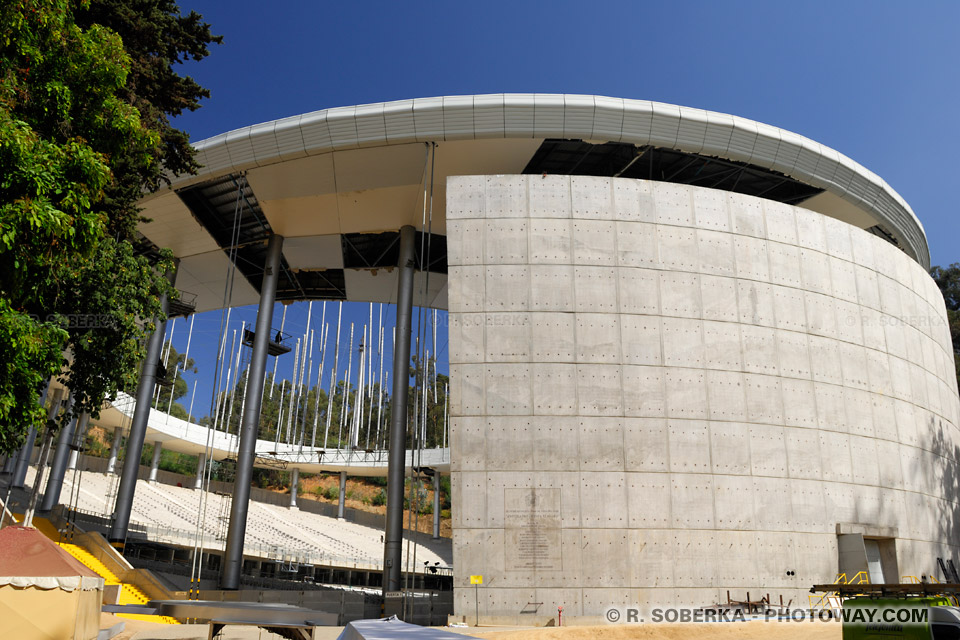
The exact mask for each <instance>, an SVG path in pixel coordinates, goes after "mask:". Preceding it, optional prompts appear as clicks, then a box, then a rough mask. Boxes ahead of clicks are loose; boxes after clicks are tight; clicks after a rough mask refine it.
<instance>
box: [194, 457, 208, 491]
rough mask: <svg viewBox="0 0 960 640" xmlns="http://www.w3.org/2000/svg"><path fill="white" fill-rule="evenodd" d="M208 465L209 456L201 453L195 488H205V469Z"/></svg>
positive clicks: (198, 459)
mask: <svg viewBox="0 0 960 640" xmlns="http://www.w3.org/2000/svg"><path fill="white" fill-rule="evenodd" d="M206 464H207V454H205V453H201V454H200V456H199V457H198V458H197V477H196V478H195V479H194V481H193V488H194V489H200V488H202V487H203V468H204V467H205V466H206Z"/></svg>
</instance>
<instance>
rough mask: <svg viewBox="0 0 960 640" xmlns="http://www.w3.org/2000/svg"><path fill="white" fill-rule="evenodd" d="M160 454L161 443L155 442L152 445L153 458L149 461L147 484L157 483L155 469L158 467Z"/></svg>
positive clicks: (161, 449)
mask: <svg viewBox="0 0 960 640" xmlns="http://www.w3.org/2000/svg"><path fill="white" fill-rule="evenodd" d="M161 453H163V443H162V442H160V441H159V440H157V441H156V442H154V443H153V457H152V458H151V459H150V477H149V482H156V481H157V468H158V467H159V466H160V454H161Z"/></svg>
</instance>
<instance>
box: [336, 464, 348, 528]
mask: <svg viewBox="0 0 960 640" xmlns="http://www.w3.org/2000/svg"><path fill="white" fill-rule="evenodd" d="M338 500H339V502H338V503H337V519H338V520H343V513H344V506H345V505H346V503H347V472H346V471H341V472H340V493H339V496H338Z"/></svg>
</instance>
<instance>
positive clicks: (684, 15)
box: [174, 0, 960, 415]
mask: <svg viewBox="0 0 960 640" xmlns="http://www.w3.org/2000/svg"><path fill="white" fill-rule="evenodd" d="M181 8H182V9H183V10H184V11H188V10H190V9H194V10H196V11H198V12H199V13H201V14H203V15H204V17H205V18H206V20H207V21H208V22H210V23H211V25H212V27H213V31H214V32H215V33H218V34H221V35H223V36H224V43H223V45H221V46H218V47H214V49H213V52H212V54H211V55H210V57H208V58H207V59H205V60H204V61H202V62H201V63H198V64H194V63H191V64H189V65H187V66H186V68H185V71H186V72H187V73H189V74H190V75H192V76H194V77H195V78H196V79H197V80H199V81H200V83H201V84H202V85H204V86H205V87H207V88H209V89H210V91H211V94H212V95H211V98H210V99H209V100H206V101H204V106H203V108H201V109H200V110H199V111H197V112H195V113H189V114H185V115H184V116H182V117H181V118H179V119H177V121H176V125H177V126H179V127H180V128H183V129H184V130H186V131H187V132H189V133H190V135H191V138H192V139H194V140H201V139H203V138H207V137H210V136H213V135H216V134H218V133H221V132H223V131H227V130H230V129H235V128H238V127H243V126H247V125H250V124H254V123H257V122H263V121H267V120H273V119H276V118H281V117H284V116H289V115H295V114H298V113H303V112H307V111H314V110H317V109H324V108H328V107H334V106H342V105H352V104H361V103H366V102H381V101H387V100H395V99H403V98H415V97H425V96H438V95H453V94H474V93H502V92H550V93H584V94H599V95H610V96H617V97H623V98H636V99H647V100H658V101H663V102H670V103H675V104H681V105H687V106H692V107H699V108H703V109H709V110H714V111H722V112H727V113H734V114H737V115H740V116H744V117H747V118H751V119H754V120H759V121H762V122H766V123H769V124H772V125H775V126H778V127H783V128H785V129H789V130H791V131H794V132H797V133H800V134H803V135H805V136H808V137H810V138H812V139H814V140H817V141H819V142H822V143H823V144H826V145H828V146H831V147H833V148H835V149H837V150H838V151H840V152H842V153H844V154H846V155H848V156H850V157H851V158H853V159H854V160H856V161H858V162H860V163H861V164H863V165H864V166H866V167H867V168H869V169H871V170H873V171H875V172H876V173H877V174H879V175H880V176H882V177H883V178H884V179H885V180H886V181H887V182H888V183H889V184H890V185H891V186H893V188H894V189H896V190H897V191H899V192H900V194H901V195H902V196H903V197H904V198H905V199H906V200H907V202H909V203H910V204H911V206H912V207H913V209H914V211H915V212H916V213H917V215H918V217H919V218H920V220H921V221H922V222H923V224H924V226H925V229H926V231H927V236H928V238H929V242H930V248H931V254H932V261H933V264H949V263H952V262H960V249H958V248H957V247H956V246H955V241H956V238H957V235H958V230H960V222H958V220H957V218H956V216H955V215H954V194H953V190H954V189H955V188H956V186H955V185H956V184H957V180H956V179H955V177H954V167H955V165H956V163H955V161H954V158H953V150H954V149H956V148H957V147H958V146H960V133H958V131H960V128H958V126H957V116H956V114H957V111H958V108H957V107H958V102H960V83H958V81H957V80H958V74H957V71H956V65H957V63H958V61H960V43H958V37H957V25H960V3H957V2H915V3H904V2H897V3H895V2H886V1H879V0H874V1H872V2H860V1H850V0H844V1H842V2H836V1H834V2H803V3H781V2H747V1H737V0H729V1H727V2H702V1H687V2H669V1H660V2H600V1H595V2H524V1H522V0H515V1H514V2H493V1H484V2H471V3H466V2H339V3H330V2H323V3H320V2H290V1H282V0H281V1H279V2H251V1H247V0H237V1H233V2H225V1H223V0H220V1H212V0H209V1H191V0H181ZM318 307H319V303H315V304H314V311H315V314H316V313H318V312H319V310H318ZM327 308H328V316H329V310H330V308H331V305H330V304H329V303H328V305H327ZM255 315H256V314H255V309H252V308H251V309H243V310H238V311H235V312H234V314H233V318H237V317H241V318H243V319H246V320H247V321H248V322H252V321H253V320H254V318H255ZM366 315H367V305H365V304H363V305H354V304H351V305H345V317H347V318H349V319H350V320H349V321H353V322H356V323H358V324H362V322H363V321H364V320H363V318H365V317H366ZM219 321H220V317H219V313H218V312H214V313H210V314H203V315H202V316H200V317H198V319H197V329H196V330H195V331H202V332H203V333H202V334H197V335H203V336H206V337H205V338H204V339H203V340H201V341H200V342H199V345H198V341H197V340H196V339H195V340H194V343H193V346H192V349H191V350H192V352H193V354H194V355H197V356H198V360H199V363H198V364H199V366H200V367H201V373H200V374H199V376H198V378H199V379H198V381H197V382H198V391H197V400H196V408H195V410H194V413H196V414H201V415H202V414H203V412H204V411H206V407H208V406H209V401H210V394H211V386H210V383H211V382H212V377H213V354H214V352H215V347H214V346H213V345H214V344H215V342H216V335H217V332H218V331H219ZM334 321H335V318H334ZM305 325H306V305H305V304H296V305H293V306H291V307H290V310H289V311H288V326H291V327H294V328H297V329H298V331H291V333H297V332H299V333H302V331H303V328H304V327H305ZM276 326H279V312H278V313H277V315H276ZM315 326H319V323H317V324H316V325H315ZM201 327H202V329H201ZM332 331H333V329H331V332H332ZM445 335H446V333H445V331H442V332H441V340H440V341H441V344H444V345H445V344H446V339H445ZM195 338H196V336H195ZM388 342H389V341H388ZM185 343H186V331H185V330H184V329H183V324H182V321H181V322H179V323H178V327H177V333H176V334H175V335H174V344H175V345H176V346H177V348H178V349H180V350H181V351H182V350H183V347H184V346H185ZM287 357H288V358H289V357H290V356H287ZM441 358H445V351H441ZM281 363H282V364H281V371H282V370H283V368H284V366H285V367H286V368H287V369H288V370H289V369H292V367H293V364H292V362H291V363H286V362H285V361H283V360H281ZM314 366H316V363H315V365H314ZM270 367H271V368H272V362H271V363H270ZM288 375H289V374H288ZM201 398H203V402H202V403H201Z"/></svg>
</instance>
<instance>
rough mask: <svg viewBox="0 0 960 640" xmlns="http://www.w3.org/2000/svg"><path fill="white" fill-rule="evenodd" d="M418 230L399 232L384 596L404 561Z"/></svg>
mask: <svg viewBox="0 0 960 640" xmlns="http://www.w3.org/2000/svg"><path fill="white" fill-rule="evenodd" d="M415 239H416V230H415V229H414V228H413V227H411V226H409V225H408V226H405V227H403V228H402V229H400V261H399V264H398V266H399V272H400V273H399V277H398V279H397V280H398V282H397V334H396V348H395V349H394V352H393V398H392V403H393V404H392V409H391V416H390V447H389V459H388V464H387V526H386V532H385V535H384V543H383V592H384V593H387V592H389V591H398V590H399V589H400V586H401V582H400V569H401V566H400V563H401V559H402V557H403V479H404V472H403V471H404V466H405V462H406V445H407V392H408V390H407V387H408V386H409V382H410V373H409V371H410V369H409V368H410V331H411V328H412V324H413V322H412V317H413V269H414V266H415V264H416V248H415Z"/></svg>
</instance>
